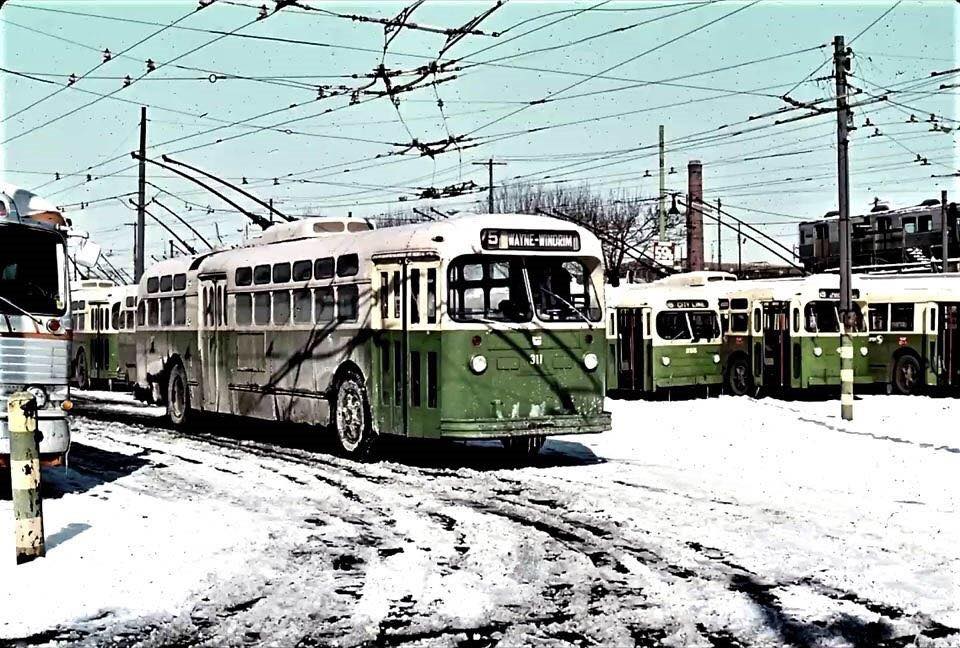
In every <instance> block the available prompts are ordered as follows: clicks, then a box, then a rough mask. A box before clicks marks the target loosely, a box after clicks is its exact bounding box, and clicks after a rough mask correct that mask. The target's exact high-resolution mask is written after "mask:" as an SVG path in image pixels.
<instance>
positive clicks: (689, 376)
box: [607, 278, 723, 396]
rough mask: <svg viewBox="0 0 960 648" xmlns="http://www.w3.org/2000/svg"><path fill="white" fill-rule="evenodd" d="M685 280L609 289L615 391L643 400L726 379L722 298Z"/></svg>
mask: <svg viewBox="0 0 960 648" xmlns="http://www.w3.org/2000/svg"><path fill="white" fill-rule="evenodd" d="M697 285H703V284H688V283H684V282H683V281H682V280H681V279H679V278H672V280H671V281H666V282H660V281H657V282H653V283H650V284H628V285H626V286H620V287H619V288H617V289H613V290H608V299H609V300H610V303H609V304H608V314H607V336H608V354H609V357H608V361H607V362H608V364H607V367H608V369H607V371H608V374H607V380H608V385H609V387H610V391H611V393H614V394H617V395H624V396H631V395H632V396H642V395H652V394H656V393H662V392H664V391H666V390H671V389H683V388H692V387H697V386H706V387H709V386H710V385H719V384H720V383H721V382H722V381H723V374H722V370H721V366H720V361H721V358H720V347H721V345H722V343H723V336H722V332H721V327H720V317H719V310H718V308H717V300H716V299H715V298H714V299H710V298H708V297H709V295H710V293H708V292H706V291H704V290H701V289H698V288H696V287H691V286H697Z"/></svg>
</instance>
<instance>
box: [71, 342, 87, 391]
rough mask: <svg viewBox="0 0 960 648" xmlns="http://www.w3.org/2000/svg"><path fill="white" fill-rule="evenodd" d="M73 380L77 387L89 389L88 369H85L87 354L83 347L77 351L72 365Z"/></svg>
mask: <svg viewBox="0 0 960 648" xmlns="http://www.w3.org/2000/svg"><path fill="white" fill-rule="evenodd" d="M73 380H74V381H75V382H76V383H77V388H79V389H90V371H89V370H88V369H87V354H86V352H85V351H84V350H83V349H80V351H79V352H77V359H76V360H75V361H74V365H73Z"/></svg>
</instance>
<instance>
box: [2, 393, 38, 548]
mask: <svg viewBox="0 0 960 648" xmlns="http://www.w3.org/2000/svg"><path fill="white" fill-rule="evenodd" d="M7 426H8V429H9V430H10V481H11V486H12V488H11V491H12V493H13V517H14V524H15V529H14V534H15V536H16V541H17V542H16V544H17V564H18V565H20V564H23V563H25V562H30V561H31V560H33V559H34V558H41V557H43V556H44V555H46V543H45V540H44V537H43V507H42V504H41V500H40V449H39V447H38V444H39V442H38V439H37V400H36V398H34V397H33V395H32V394H29V393H27V392H22V391H21V392H17V393H15V394H13V395H11V396H10V398H9V400H7Z"/></svg>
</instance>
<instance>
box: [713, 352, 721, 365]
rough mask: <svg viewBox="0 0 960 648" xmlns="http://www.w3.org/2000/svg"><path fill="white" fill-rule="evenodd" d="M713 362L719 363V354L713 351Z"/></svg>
mask: <svg viewBox="0 0 960 648" xmlns="http://www.w3.org/2000/svg"><path fill="white" fill-rule="evenodd" d="M713 364H720V354H719V353H714V354H713Z"/></svg>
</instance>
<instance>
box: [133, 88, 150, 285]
mask: <svg viewBox="0 0 960 648" xmlns="http://www.w3.org/2000/svg"><path fill="white" fill-rule="evenodd" d="M146 155H147V108H146V106H142V107H141V108H140V161H139V163H138V167H139V180H138V182H137V227H136V228H135V229H136V232H137V233H136V241H135V243H136V247H135V248H134V250H133V281H134V283H140V277H142V276H143V255H144V240H143V235H144V230H145V229H146V228H145V227H144V225H145V221H144V210H145V209H146V206H147V197H146V192H147V163H146Z"/></svg>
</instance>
